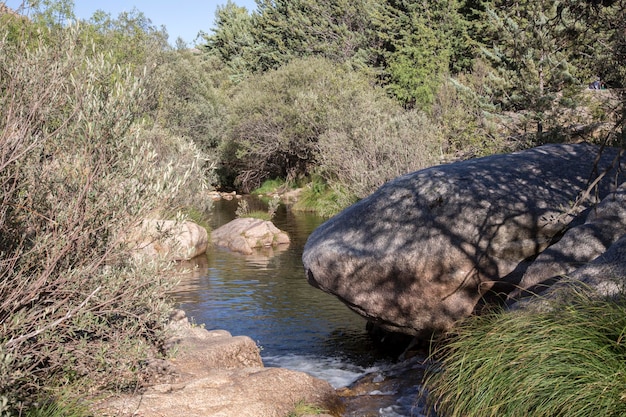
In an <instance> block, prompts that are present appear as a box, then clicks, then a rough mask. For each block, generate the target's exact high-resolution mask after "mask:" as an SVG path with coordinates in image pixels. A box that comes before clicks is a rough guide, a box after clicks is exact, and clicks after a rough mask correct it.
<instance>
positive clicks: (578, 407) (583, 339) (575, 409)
mask: <svg viewBox="0 0 626 417" xmlns="http://www.w3.org/2000/svg"><path fill="white" fill-rule="evenodd" d="M578 297H579V298H577V299H575V300H573V301H569V302H568V303H563V304H557V305H554V306H553V308H552V309H551V311H543V312H531V311H526V312H523V311H522V312H508V313H501V314H491V315H486V316H483V317H473V318H471V319H469V320H468V321H467V322H466V323H465V324H464V325H463V326H461V327H460V328H459V330H458V334H456V335H455V336H454V337H453V338H452V340H451V341H450V343H449V344H447V345H446V346H445V347H444V348H443V349H442V351H441V352H440V354H441V355H442V361H441V363H440V366H438V367H437V369H433V372H431V374H430V376H429V377H428V379H427V384H426V385H427V387H428V389H429V394H428V395H429V398H430V401H431V403H434V405H435V408H436V409H437V413H438V414H439V415H445V416H449V417H457V416H463V417H472V416H480V417H484V416H505V417H506V416H509V417H514V416H520V417H521V416H535V417H542V416H545V417H559V416H563V417H565V416H567V417H572V416H574V417H576V416H580V417H583V416H585V417H586V416H607V417H608V416H622V415H626V402H624V375H626V362H625V361H624V358H625V357H626V344H625V343H624V332H625V329H626V299H624V297H623V296H622V297H621V298H619V299H611V300H597V299H596V300H593V299H590V298H586V297H583V296H582V295H581V296H578Z"/></svg>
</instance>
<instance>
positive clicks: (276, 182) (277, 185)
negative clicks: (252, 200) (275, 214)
mask: <svg viewBox="0 0 626 417" xmlns="http://www.w3.org/2000/svg"><path fill="white" fill-rule="evenodd" d="M286 187H287V182H286V181H285V180H284V179H282V178H275V179H273V180H266V181H265V182H263V184H261V186H260V187H259V188H257V189H256V190H254V191H252V194H271V193H275V192H277V191H278V190H279V189H281V188H286Z"/></svg>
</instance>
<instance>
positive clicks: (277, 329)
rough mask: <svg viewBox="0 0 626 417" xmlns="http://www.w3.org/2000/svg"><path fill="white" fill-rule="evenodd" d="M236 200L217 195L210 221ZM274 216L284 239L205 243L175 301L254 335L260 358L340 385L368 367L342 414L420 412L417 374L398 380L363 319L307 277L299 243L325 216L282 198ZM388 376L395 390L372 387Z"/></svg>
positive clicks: (227, 214)
mask: <svg viewBox="0 0 626 417" xmlns="http://www.w3.org/2000/svg"><path fill="white" fill-rule="evenodd" d="M248 201H249V204H250V206H251V207H252V208H261V209H263V208H264V206H263V204H262V202H260V201H258V200H256V199H250V200H248ZM237 203H238V201H237V199H233V200H231V201H227V200H220V201H217V202H215V204H214V208H213V212H212V216H211V228H213V229H215V228H217V227H219V226H221V225H224V224H226V223H228V222H229V221H231V220H232V219H234V218H235V210H236V209H237ZM272 221H273V223H274V224H275V225H276V226H277V227H278V228H279V229H281V230H283V231H285V232H287V233H288V234H289V237H290V238H291V244H290V245H289V246H288V247H284V248H279V249H263V250H259V251H258V252H256V253H255V254H253V255H241V254H238V253H233V252H230V251H228V250H226V249H220V248H215V247H211V246H210V247H209V249H208V251H207V254H206V256H202V257H198V258H196V259H194V260H193V261H191V262H190V264H189V265H188V266H191V267H196V270H195V271H194V272H193V273H190V274H188V275H186V276H185V277H184V278H183V279H182V281H181V283H180V284H179V285H178V286H177V287H176V289H175V292H174V293H173V294H172V295H173V297H174V300H175V301H176V303H178V304H179V306H180V308H181V309H183V310H185V311H186V313H187V316H188V317H190V318H191V319H192V320H193V322H195V323H197V324H202V325H204V326H205V328H207V329H208V330H214V329H224V330H227V331H229V332H230V333H231V334H233V335H235V336H236V335H246V336H249V337H251V338H252V339H253V340H254V341H256V342H257V344H258V346H259V347H260V348H261V357H262V358H263V362H264V364H265V366H268V367H271V366H276V367H283V368H289V369H294V370H298V371H303V372H307V373H309V374H311V375H313V376H316V377H318V378H321V379H324V380H326V381H328V382H329V383H330V384H331V385H333V387H335V388H337V389H339V390H344V391H349V388H346V387H349V386H350V385H351V384H352V383H353V382H355V381H356V380H357V379H360V378H363V377H364V376H366V375H367V377H366V378H365V379H363V380H364V381H366V383H365V384H364V385H363V386H364V387H365V386H369V387H370V388H367V389H370V391H369V392H364V393H358V392H352V393H351V394H354V395H355V397H354V398H356V399H358V400H362V401H356V400H355V401H352V402H350V403H349V405H348V407H347V410H346V414H345V417H357V416H358V417H366V416H368V417H369V416H381V417H405V416H406V417H409V416H420V415H421V414H420V410H421V407H418V406H417V405H416V404H415V402H416V400H415V398H416V396H417V391H418V388H419V387H417V386H416V382H415V380H414V379H415V378H412V379H411V378H409V379H407V381H406V383H404V384H402V383H401V381H402V378H400V379H399V377H398V375H400V374H402V372H396V371H394V369H397V366H396V365H394V363H393V358H392V357H390V356H389V355H388V354H386V353H384V352H382V351H380V350H379V349H378V348H377V346H376V345H375V344H374V343H373V341H372V340H371V338H370V337H369V335H368V334H367V332H366V330H365V325H366V322H365V320H364V319H363V318H362V317H361V316H359V315H357V314H356V313H354V312H352V311H351V310H349V309H348V308H347V307H346V306H345V305H344V304H343V303H341V302H340V301H339V300H338V299H337V298H335V297H333V296H331V295H328V294H326V293H323V292H322V291H320V290H318V289H316V288H313V287H312V286H310V285H309V284H308V282H307V280H306V277H305V274H304V268H303V266H302V261H301V257H302V249H303V247H304V244H305V242H306V239H307V237H308V236H309V234H310V233H311V232H312V231H313V230H314V229H315V228H316V227H317V226H319V225H320V224H321V223H322V222H323V219H322V218H320V217H318V216H316V215H314V214H311V213H294V212H292V211H290V210H288V209H286V208H285V207H284V206H281V207H280V208H279V210H278V212H277V213H276V217H275V218H274V219H273V220H272ZM418 362H419V361H417V362H416V363H418ZM418 365H419V363H418ZM411 366H415V365H411ZM396 374H397V375H396ZM393 375H395V376H393ZM368 378H369V379H370V380H369V381H368V380H367V379H368ZM385 379H387V380H388V382H390V384H387V385H385V386H388V387H391V386H393V387H395V388H393V392H394V393H395V394H394V395H391V394H392V393H391V392H385V391H381V390H379V389H377V387H378V386H382V385H381V384H380V383H381V382H382V381H383V380H385ZM392 381H393V383H391V382H392ZM398 382H400V385H402V386H398ZM368 384H369V385H368ZM389 390H392V388H388V391H389ZM370 393H372V394H371V395H362V394H370ZM360 402H362V405H360V404H359V403H360Z"/></svg>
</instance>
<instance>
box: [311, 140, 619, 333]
mask: <svg viewBox="0 0 626 417" xmlns="http://www.w3.org/2000/svg"><path fill="white" fill-rule="evenodd" d="M598 151H599V148H598V147H596V146H592V145H589V144H571V145H545V146H541V147H537V148H534V149H530V150H526V151H522V152H517V153H512V154H506V155H494V156H489V157H485V158H478V159H473V160H468V161H463V162H457V163H452V164H448V165H441V166H436V167H432V168H428V169H424V170H421V171H417V172H415V173H411V174H407V175H404V176H402V177H399V178H396V179H395V180H393V181H390V182H389V183H387V184H385V185H384V186H382V187H381V188H380V189H379V190H378V191H376V192H375V193H374V194H372V195H371V196H369V197H367V198H365V199H363V200H361V201H360V202H358V203H356V204H355V205H353V206H351V207H349V208H348V209H346V210H344V211H343V212H342V213H340V214H339V215H337V216H335V217H334V218H332V219H330V220H329V221H327V222H326V223H324V224H323V225H321V226H320V227H319V228H318V229H316V230H315V231H314V232H313V233H312V234H311V236H310V237H309V240H308V241H307V244H306V246H305V249H304V254H303V257H302V260H303V263H304V267H305V270H306V275H307V278H308V280H309V282H310V283H311V284H312V285H314V286H316V287H318V288H320V289H322V290H323V291H326V292H328V293H331V294H334V295H336V296H337V297H338V298H339V299H340V300H342V301H343V302H344V303H346V304H347V305H348V306H349V307H350V308H352V309H353V310H354V311H356V312H358V313H359V314H361V315H363V316H364V317H366V318H367V319H368V320H370V321H371V322H372V323H375V324H377V325H379V326H381V327H382V328H384V329H386V330H390V331H399V332H402V333H406V334H410V335H417V336H420V335H426V334H428V333H430V332H432V331H438V330H444V329H448V328H450V327H451V326H453V324H454V323H455V322H456V321H457V320H459V319H461V318H463V317H466V316H468V315H469V314H471V313H472V312H473V311H474V309H475V308H476V305H477V303H479V301H480V300H481V299H482V298H483V297H484V296H485V295H486V294H487V293H488V292H490V291H491V290H494V289H496V288H495V287H499V286H500V284H507V285H511V288H512V286H515V285H517V284H518V283H519V282H520V279H521V277H522V274H523V272H524V270H525V269H526V268H527V266H528V265H529V262H530V259H532V257H534V256H536V255H537V254H539V253H541V252H542V251H543V250H544V249H545V248H546V247H548V246H549V245H550V243H552V241H553V239H554V238H555V236H558V235H559V234H560V233H562V232H563V231H564V230H565V229H566V227H567V226H568V224H569V223H570V222H571V221H572V219H574V218H575V216H576V215H578V214H580V212H581V211H582V210H584V209H585V208H586V207H588V206H590V204H592V203H595V202H597V201H593V199H590V200H587V201H585V202H584V203H583V204H581V205H580V206H577V211H574V212H569V209H570V208H571V206H572V204H573V202H575V201H576V200H577V197H578V196H579V193H581V191H583V190H584V189H585V188H586V186H587V184H588V183H589V179H590V178H593V175H592V173H593V172H594V161H595V160H596V156H597V155H598ZM616 155H617V150H615V149H605V151H604V152H603V153H602V156H601V158H600V159H599V162H598V164H597V166H595V171H597V172H603V171H604V170H605V169H608V167H609V166H611V163H612V162H613V160H614V159H615V156H616ZM610 177H613V178H614V175H612V174H610V175H608V176H607V177H606V178H605V179H604V180H602V181H600V182H599V184H598V185H599V186H598V189H597V193H594V194H592V195H593V196H597V197H598V198H599V199H602V198H604V197H606V196H607V195H608V194H609V192H611V191H612V190H611V184H613V182H612V181H611V180H610ZM496 284H498V285H497V286H496ZM511 288H509V290H510V289H511Z"/></svg>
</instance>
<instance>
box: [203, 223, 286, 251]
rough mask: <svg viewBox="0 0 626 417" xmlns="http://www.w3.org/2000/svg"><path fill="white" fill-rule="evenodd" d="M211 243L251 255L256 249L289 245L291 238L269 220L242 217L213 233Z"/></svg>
mask: <svg viewBox="0 0 626 417" xmlns="http://www.w3.org/2000/svg"><path fill="white" fill-rule="evenodd" d="M211 241H212V242H213V243H214V244H215V245H217V246H221V247H226V248H228V249H230V250H232V251H235V252H240V253H243V254H244V255H250V254H252V253H253V252H254V250H253V249H255V248H266V247H274V246H279V245H288V244H289V242H290V241H289V236H288V235H287V233H285V232H283V231H281V230H280V229H278V228H277V227H276V226H274V224H273V223H272V222H270V221H267V220H260V219H254V218H249V217H242V218H238V219H235V220H233V221H231V222H229V223H227V224H225V225H224V226H222V227H219V228H217V229H215V230H214V231H213V232H212V233H211Z"/></svg>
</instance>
